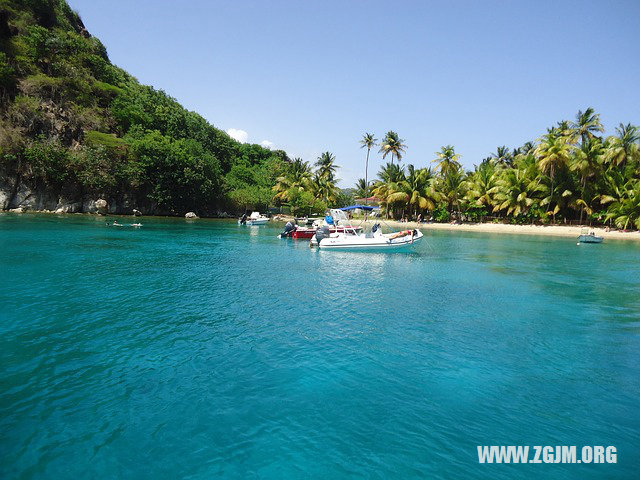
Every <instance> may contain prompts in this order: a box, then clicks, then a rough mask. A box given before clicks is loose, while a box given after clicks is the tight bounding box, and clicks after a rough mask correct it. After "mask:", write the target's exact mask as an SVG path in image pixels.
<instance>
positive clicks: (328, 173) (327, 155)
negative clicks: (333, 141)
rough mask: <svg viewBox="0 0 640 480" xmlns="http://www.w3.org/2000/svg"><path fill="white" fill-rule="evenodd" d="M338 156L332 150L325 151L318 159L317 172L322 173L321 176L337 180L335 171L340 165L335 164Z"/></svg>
mask: <svg viewBox="0 0 640 480" xmlns="http://www.w3.org/2000/svg"><path fill="white" fill-rule="evenodd" d="M335 161H336V157H335V155H333V154H332V153H331V152H323V153H322V154H321V155H320V156H319V157H318V159H317V160H316V167H318V169H317V170H316V173H318V174H320V176H322V177H325V178H327V179H328V180H331V181H332V182H333V181H335V173H336V170H337V169H338V166H337V165H336V164H335Z"/></svg>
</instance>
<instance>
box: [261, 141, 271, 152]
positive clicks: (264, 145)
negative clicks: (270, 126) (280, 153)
mask: <svg viewBox="0 0 640 480" xmlns="http://www.w3.org/2000/svg"><path fill="white" fill-rule="evenodd" d="M260 145H262V146H263V147H264V148H268V149H269V150H271V148H272V147H273V142H270V141H269V140H262V141H261V142H260Z"/></svg>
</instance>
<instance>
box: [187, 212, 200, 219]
mask: <svg viewBox="0 0 640 480" xmlns="http://www.w3.org/2000/svg"><path fill="white" fill-rule="evenodd" d="M184 218H198V215H196V214H195V213H193V212H187V213H186V214H185V215H184Z"/></svg>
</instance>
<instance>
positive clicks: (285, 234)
mask: <svg viewBox="0 0 640 480" xmlns="http://www.w3.org/2000/svg"><path fill="white" fill-rule="evenodd" d="M295 230H296V226H295V225H294V224H293V223H291V222H287V224H286V225H285V226H284V232H282V233H281V234H280V235H279V237H280V238H287V237H290V236H291V234H292V233H293V232H295Z"/></svg>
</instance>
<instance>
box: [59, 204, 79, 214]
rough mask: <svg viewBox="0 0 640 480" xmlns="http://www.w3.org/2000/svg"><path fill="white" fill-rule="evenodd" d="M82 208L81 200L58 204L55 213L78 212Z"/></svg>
mask: <svg viewBox="0 0 640 480" xmlns="http://www.w3.org/2000/svg"><path fill="white" fill-rule="evenodd" d="M81 208H82V203H81V202H73V203H63V204H58V206H57V207H56V209H55V210H54V213H77V212H79V211H80V210H81Z"/></svg>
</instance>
